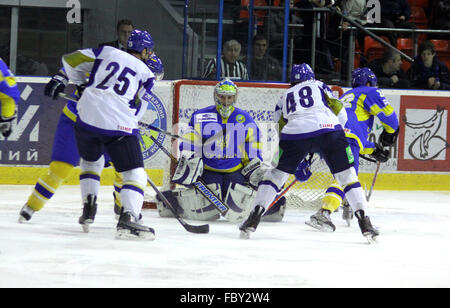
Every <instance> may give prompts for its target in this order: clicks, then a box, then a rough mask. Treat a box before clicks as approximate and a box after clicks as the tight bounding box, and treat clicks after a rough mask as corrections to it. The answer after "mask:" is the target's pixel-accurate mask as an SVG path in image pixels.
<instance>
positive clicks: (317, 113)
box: [274, 80, 347, 140]
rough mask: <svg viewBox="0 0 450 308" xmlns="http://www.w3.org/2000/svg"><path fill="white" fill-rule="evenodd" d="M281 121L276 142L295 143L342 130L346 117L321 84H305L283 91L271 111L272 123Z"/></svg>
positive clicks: (310, 82) (327, 89) (338, 103)
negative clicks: (293, 141)
mask: <svg viewBox="0 0 450 308" xmlns="http://www.w3.org/2000/svg"><path fill="white" fill-rule="evenodd" d="M281 117H283V120H284V122H285V123H286V125H284V127H283V129H282V131H281V135H280V139H281V140H295V139H304V138H310V137H314V136H317V135H320V134H324V133H327V132H331V131H335V130H342V129H343V127H344V124H345V122H346V121H347V113H346V112H345V108H343V105H342V103H341V102H340V101H339V100H338V99H337V98H336V97H335V96H334V95H333V92H332V91H331V89H330V88H329V87H328V86H327V85H326V84H324V83H323V82H321V81H318V80H307V81H304V82H301V83H298V84H296V85H295V86H293V87H291V88H289V89H288V90H286V92H285V93H284V95H283V96H282V97H281V98H280V100H279V101H278V103H277V105H276V107H275V118H274V119H275V121H276V122H278V121H279V120H280V118H281Z"/></svg>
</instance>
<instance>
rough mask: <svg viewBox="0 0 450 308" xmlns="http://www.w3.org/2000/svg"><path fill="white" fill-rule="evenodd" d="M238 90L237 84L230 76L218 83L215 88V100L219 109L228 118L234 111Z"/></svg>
mask: <svg viewBox="0 0 450 308" xmlns="http://www.w3.org/2000/svg"><path fill="white" fill-rule="evenodd" d="M237 90H238V89H237V86H236V84H235V83H234V82H232V81H231V80H230V79H228V78H226V79H224V80H222V81H221V82H219V83H218V84H216V87H215V88H214V102H215V103H216V108H217V111H218V112H219V114H220V115H221V116H222V117H223V118H228V117H229V116H230V115H231V113H232V112H233V111H234V104H235V103H236V99H237V92H238V91H237Z"/></svg>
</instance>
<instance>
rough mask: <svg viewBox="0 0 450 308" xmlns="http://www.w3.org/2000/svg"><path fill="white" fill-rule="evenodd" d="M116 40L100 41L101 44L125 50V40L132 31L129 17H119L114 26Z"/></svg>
mask: <svg viewBox="0 0 450 308" xmlns="http://www.w3.org/2000/svg"><path fill="white" fill-rule="evenodd" d="M116 31H117V40H115V41H112V42H106V43H101V44H100V45H99V47H101V46H112V47H116V48H119V49H122V50H127V41H128V37H129V36H130V34H131V32H133V23H132V22H131V20H129V19H121V20H119V21H118V22H117V26H116Z"/></svg>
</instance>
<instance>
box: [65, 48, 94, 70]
mask: <svg viewBox="0 0 450 308" xmlns="http://www.w3.org/2000/svg"><path fill="white" fill-rule="evenodd" d="M64 61H66V63H67V64H69V65H70V66H71V67H74V68H75V67H77V66H78V65H80V64H83V63H86V62H94V61H95V59H94V58H91V57H88V56H86V55H85V54H83V53H81V52H80V51H75V52H72V53H70V54H68V55H65V56H64Z"/></svg>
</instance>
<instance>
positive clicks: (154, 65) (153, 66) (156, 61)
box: [145, 53, 164, 74]
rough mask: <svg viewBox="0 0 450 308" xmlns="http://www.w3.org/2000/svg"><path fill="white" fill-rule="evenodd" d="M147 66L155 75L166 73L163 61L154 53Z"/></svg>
mask: <svg viewBox="0 0 450 308" xmlns="http://www.w3.org/2000/svg"><path fill="white" fill-rule="evenodd" d="M145 64H147V66H148V68H149V69H150V70H151V71H152V72H153V73H154V74H162V73H164V65H163V63H162V61H161V59H160V58H158V57H157V56H156V54H154V53H153V54H152V55H151V56H150V57H149V58H148V60H147V61H145Z"/></svg>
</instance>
